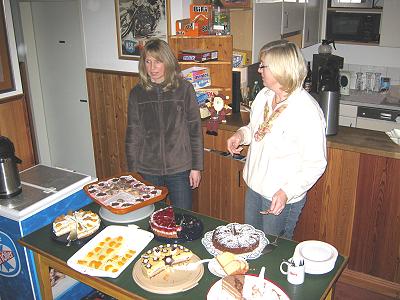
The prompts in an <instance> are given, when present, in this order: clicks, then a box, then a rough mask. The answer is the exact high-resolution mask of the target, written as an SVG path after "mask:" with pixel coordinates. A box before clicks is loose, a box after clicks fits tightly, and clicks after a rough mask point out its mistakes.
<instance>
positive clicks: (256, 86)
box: [250, 80, 261, 105]
mask: <svg viewBox="0 0 400 300" xmlns="http://www.w3.org/2000/svg"><path fill="white" fill-rule="evenodd" d="M260 91H261V87H260V84H259V83H258V80H256V81H254V85H253V88H252V89H251V97H250V100H251V102H252V103H253V101H254V99H256V96H257V94H258V93H259V92H260ZM250 105H251V104H250Z"/></svg>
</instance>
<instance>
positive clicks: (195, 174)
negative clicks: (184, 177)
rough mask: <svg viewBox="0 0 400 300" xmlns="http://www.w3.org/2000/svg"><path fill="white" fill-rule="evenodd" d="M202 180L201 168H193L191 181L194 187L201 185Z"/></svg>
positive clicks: (190, 175)
mask: <svg viewBox="0 0 400 300" xmlns="http://www.w3.org/2000/svg"><path fill="white" fill-rule="evenodd" d="M200 180H201V172H200V171H199V170H191V171H190V174H189V182H190V186H191V188H192V189H195V188H197V187H199V184H200Z"/></svg>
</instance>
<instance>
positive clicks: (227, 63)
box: [179, 60, 232, 65]
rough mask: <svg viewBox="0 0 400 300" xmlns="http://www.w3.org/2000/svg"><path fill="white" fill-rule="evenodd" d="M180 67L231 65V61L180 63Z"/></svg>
mask: <svg viewBox="0 0 400 300" xmlns="http://www.w3.org/2000/svg"><path fill="white" fill-rule="evenodd" d="M179 64H180V65H206V64H207V65H231V64H232V62H231V61H222V60H216V61H205V62H196V61H179Z"/></svg>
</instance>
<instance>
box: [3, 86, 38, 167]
mask: <svg viewBox="0 0 400 300" xmlns="http://www.w3.org/2000/svg"><path fill="white" fill-rule="evenodd" d="M0 135H2V136H5V137H7V138H9V139H10V140H11V142H12V143H13V144H14V148H15V155H16V156H17V157H18V158H20V159H21V160H22V163H21V164H17V166H18V170H19V171H22V170H25V169H27V168H30V167H32V166H34V165H35V164H37V161H36V158H35V150H34V144H33V139H32V131H31V127H30V123H29V116H28V107H27V103H26V100H25V96H24V95H23V94H21V95H17V96H15V97H10V98H9V99H2V100H1V101H0Z"/></svg>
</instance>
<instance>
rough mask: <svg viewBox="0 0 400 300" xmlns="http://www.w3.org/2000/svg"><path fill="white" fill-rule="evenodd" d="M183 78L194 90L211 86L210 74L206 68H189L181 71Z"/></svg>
mask: <svg viewBox="0 0 400 300" xmlns="http://www.w3.org/2000/svg"><path fill="white" fill-rule="evenodd" d="M182 75H183V77H184V78H185V79H186V80H187V81H189V82H191V83H192V84H193V87H194V89H195V90H197V89H201V88H204V87H207V86H210V85H211V78H210V72H209V69H208V68H203V67H191V68H188V69H185V70H183V71H182Z"/></svg>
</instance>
